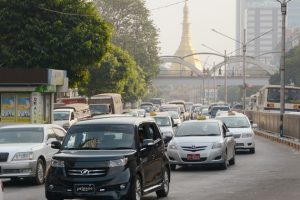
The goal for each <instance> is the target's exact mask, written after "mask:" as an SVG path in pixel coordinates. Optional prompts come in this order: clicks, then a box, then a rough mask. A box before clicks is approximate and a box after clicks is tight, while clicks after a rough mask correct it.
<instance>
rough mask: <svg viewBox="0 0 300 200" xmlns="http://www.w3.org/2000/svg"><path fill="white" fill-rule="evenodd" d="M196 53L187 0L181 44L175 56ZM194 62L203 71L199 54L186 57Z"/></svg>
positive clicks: (184, 9)
mask: <svg viewBox="0 0 300 200" xmlns="http://www.w3.org/2000/svg"><path fill="white" fill-rule="evenodd" d="M194 53H196V51H195V49H194V48H193V45H192V38H191V34H190V22H189V7H188V0H186V1H185V5H184V8H183V23H182V35H181V41H180V45H179V47H178V49H177V51H176V53H175V56H179V57H184V56H187V55H191V54H194ZM185 60H186V61H188V62H190V63H191V64H193V65H194V66H195V67H196V68H198V69H199V70H201V71H202V69H203V68H202V65H201V62H200V57H199V55H194V56H189V57H187V58H186V59H185Z"/></svg>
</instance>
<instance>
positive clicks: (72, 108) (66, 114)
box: [53, 103, 91, 130]
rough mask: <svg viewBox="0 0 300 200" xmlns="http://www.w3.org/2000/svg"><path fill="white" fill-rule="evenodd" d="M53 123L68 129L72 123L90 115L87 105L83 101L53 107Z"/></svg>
mask: <svg viewBox="0 0 300 200" xmlns="http://www.w3.org/2000/svg"><path fill="white" fill-rule="evenodd" d="M53 115H54V121H53V123H54V124H57V125H60V126H62V127H63V128H64V129H65V130H68V129H69V128H70V127H71V126H72V125H73V124H75V123H76V122H77V121H80V120H82V119H86V118H89V117H90V116H91V113H90V109H89V105H88V104H84V103H74V104H67V105H63V106H60V107H58V108H55V109H54V111H53Z"/></svg>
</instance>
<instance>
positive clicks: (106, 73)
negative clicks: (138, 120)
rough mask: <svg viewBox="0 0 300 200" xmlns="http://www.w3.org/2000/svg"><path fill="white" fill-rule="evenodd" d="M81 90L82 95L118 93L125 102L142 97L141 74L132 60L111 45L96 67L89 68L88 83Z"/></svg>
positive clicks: (142, 84)
mask: <svg viewBox="0 0 300 200" xmlns="http://www.w3.org/2000/svg"><path fill="white" fill-rule="evenodd" d="M81 88H83V90H82V91H81V92H82V93H83V94H85V95H87V96H89V97H90V96H92V95H95V94H99V93H105V92H114V93H120V94H122V96H123V99H124V100H125V101H126V102H129V101H135V100H137V99H139V98H141V97H142V96H143V95H144V92H145V91H144V90H145V89H144V88H145V80H144V76H143V72H142V70H141V69H140V67H139V66H138V65H137V64H136V62H135V61H134V60H133V58H132V57H131V56H130V55H129V54H128V53H127V52H125V51H123V50H122V49H121V48H119V47H116V46H114V45H111V47H110V48H109V51H108V53H107V54H106V56H105V57H104V59H103V60H102V61H101V63H99V64H98V65H95V66H93V67H90V68H89V81H88V83H87V84H84V85H83V86H82V87H81Z"/></svg>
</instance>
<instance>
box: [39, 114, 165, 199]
mask: <svg viewBox="0 0 300 200" xmlns="http://www.w3.org/2000/svg"><path fill="white" fill-rule="evenodd" d="M52 147H53V148H57V149H60V150H59V152H58V153H57V154H55V155H54V156H53V159H52V161H51V166H50V168H49V169H48V172H47V177H46V183H45V193H46V198H47V199H48V200H60V199H64V198H66V199H70V198H85V197H88V198H90V197H91V198H93V197H95V198H97V197H101V199H102V198H108V199H130V200H140V199H141V197H142V195H144V194H148V193H150V192H156V194H157V196H158V197H166V196H167V195H168V192H169V184H170V166H169V161H168V158H167V157H166V155H165V149H164V141H163V139H162V136H161V133H160V131H159V129H158V127H157V125H156V123H155V121H154V120H153V119H151V118H139V117H128V116H127V117H121V116H118V117H107V118H101V119H93V120H86V121H81V122H78V123H77V124H75V125H73V126H72V127H71V128H70V129H69V130H68V133H67V135H66V136H65V138H64V141H63V143H62V145H61V144H60V143H59V142H52Z"/></svg>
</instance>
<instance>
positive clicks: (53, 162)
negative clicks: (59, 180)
mask: <svg viewBox="0 0 300 200" xmlns="http://www.w3.org/2000/svg"><path fill="white" fill-rule="evenodd" d="M51 166H52V167H65V162H64V161H62V160H55V159H52V160H51Z"/></svg>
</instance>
